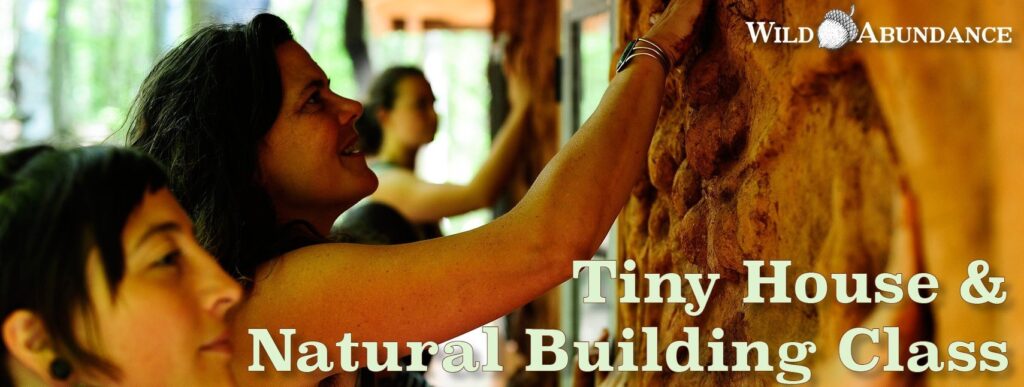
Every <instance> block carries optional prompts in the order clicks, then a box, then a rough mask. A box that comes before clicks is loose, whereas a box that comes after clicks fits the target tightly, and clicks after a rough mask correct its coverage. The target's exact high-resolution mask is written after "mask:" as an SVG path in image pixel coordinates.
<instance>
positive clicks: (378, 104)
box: [356, 66, 427, 154]
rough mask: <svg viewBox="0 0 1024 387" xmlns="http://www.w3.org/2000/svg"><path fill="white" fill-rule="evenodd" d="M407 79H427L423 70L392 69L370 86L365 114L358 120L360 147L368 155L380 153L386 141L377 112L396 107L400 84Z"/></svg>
mask: <svg viewBox="0 0 1024 387" xmlns="http://www.w3.org/2000/svg"><path fill="white" fill-rule="evenodd" d="M407 78H423V79H426V78H427V77H426V76H425V75H424V74H423V70H420V69H419V68H416V67H410V66H397V67H391V68H389V69H387V70H384V72H382V73H380V75H378V76H377V78H374V80H373V83H371V85H370V92H369V95H367V96H366V101H365V103H364V105H363V106H364V113H363V115H362V116H360V117H359V119H358V120H356V130H358V131H359V146H360V148H361V149H362V150H363V152H366V153H368V154H377V153H378V152H380V146H381V144H382V143H383V141H384V131H383V128H381V125H380V122H379V121H378V120H377V112H378V111H380V110H381V109H385V110H390V109H392V108H394V107H395V100H396V99H398V84H400V83H401V82H402V81H403V80H405V79H407Z"/></svg>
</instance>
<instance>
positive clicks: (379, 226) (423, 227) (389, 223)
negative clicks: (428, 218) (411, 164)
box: [332, 161, 442, 245]
mask: <svg viewBox="0 0 1024 387" xmlns="http://www.w3.org/2000/svg"><path fill="white" fill-rule="evenodd" d="M369 165H370V170H372V171H373V172H374V173H377V174H380V173H381V172H382V171H386V170H389V169H394V168H401V167H399V166H398V165H396V164H394V163H389V162H386V161H374V162H371V163H370V164H369ZM334 233H338V234H340V235H345V236H346V237H348V238H350V239H351V240H352V241H353V242H355V243H364V244H375V245H392V244H401V243H410V242H417V241H422V240H426V239H434V238H439V237H441V236H442V234H441V226H440V225H439V224H438V223H419V224H416V223H412V222H411V221H409V220H408V219H406V218H405V216H402V214H401V213H399V212H398V210H396V209H395V208H394V207H391V206H389V205H387V204H384V203H381V202H376V201H372V200H366V201H363V202H360V203H359V204H357V205H356V206H355V207H353V208H351V209H349V210H348V211H345V213H344V214H342V216H341V221H340V222H339V223H338V224H336V225H335V228H334V230H332V234H334Z"/></svg>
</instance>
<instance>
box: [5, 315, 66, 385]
mask: <svg viewBox="0 0 1024 387" xmlns="http://www.w3.org/2000/svg"><path fill="white" fill-rule="evenodd" d="M2 329H3V340H4V346H6V347H7V351H8V352H9V353H10V354H11V357H12V358H13V360H14V361H13V362H9V363H8V364H11V367H22V368H23V369H27V370H29V371H31V372H32V374H34V375H33V377H35V378H38V379H39V380H44V381H50V380H51V379H52V378H51V377H50V372H49V369H50V363H52V362H53V360H54V359H55V358H56V357H57V353H56V351H54V348H53V341H51V340H50V335H49V334H48V333H47V332H46V326H45V324H43V320H42V319H41V318H39V316H38V315H36V314H35V313H32V312H29V311H27V310H24V309H18V310H16V311H14V312H13V313H11V314H10V315H8V316H7V317H6V318H5V319H4V323H3V328H2ZM11 373H12V374H17V371H16V370H14V369H12V372H11Z"/></svg>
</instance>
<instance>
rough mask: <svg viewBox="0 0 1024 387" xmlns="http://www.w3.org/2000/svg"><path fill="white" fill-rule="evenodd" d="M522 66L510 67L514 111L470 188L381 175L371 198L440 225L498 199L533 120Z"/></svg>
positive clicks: (397, 172)
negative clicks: (441, 221) (527, 122)
mask: <svg viewBox="0 0 1024 387" xmlns="http://www.w3.org/2000/svg"><path fill="white" fill-rule="evenodd" d="M522 68H523V66H522V64H521V63H509V64H508V65H507V66H506V71H505V73H506V74H507V75H508V78H509V102H510V105H511V111H510V112H509V114H508V117H506V118H505V122H504V123H503V124H502V126H501V128H500V129H499V130H498V136H497V137H496V138H495V139H494V145H493V146H492V147H491V153H490V154H489V155H488V156H487V159H486V160H485V161H484V163H483V165H482V166H481V167H480V170H478V171H477V172H476V175H474V176H473V180H472V181H470V183H469V184H466V185H461V184H435V183H430V182H426V181H423V180H420V179H419V178H418V177H416V175H415V174H414V173H413V172H412V171H408V170H405V169H400V168H394V169H389V170H385V171H381V172H380V173H379V174H378V176H379V178H380V186H378V188H377V192H374V194H373V196H372V197H373V199H374V200H377V201H380V202H383V203H385V204H388V205H390V206H391V207H394V208H395V209H396V210H398V212H400V213H402V215H403V216H405V217H406V218H408V219H409V220H410V221H412V222H413V223H427V222H436V221H438V220H440V219H441V218H444V217H447V216H455V215H459V214H464V213H466V212H469V211H473V210H476V209H480V208H484V207H487V206H489V205H491V204H493V203H494V201H495V200H497V198H498V195H499V194H500V193H501V189H502V188H503V187H505V185H506V184H507V183H508V181H509V180H510V178H511V176H512V173H513V171H514V170H515V166H516V159H517V156H518V155H519V153H520V149H522V143H523V141H524V137H525V133H526V129H525V126H526V120H527V118H528V117H529V113H528V111H529V106H530V90H529V85H528V83H527V81H526V79H524V77H523V73H522V70H521V69H522Z"/></svg>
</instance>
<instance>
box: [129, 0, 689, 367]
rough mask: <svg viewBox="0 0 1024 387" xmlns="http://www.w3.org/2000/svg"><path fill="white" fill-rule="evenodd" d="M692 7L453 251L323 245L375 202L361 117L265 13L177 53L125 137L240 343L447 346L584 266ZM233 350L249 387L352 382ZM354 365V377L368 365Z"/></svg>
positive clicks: (644, 134) (655, 33) (652, 112)
mask: <svg viewBox="0 0 1024 387" xmlns="http://www.w3.org/2000/svg"><path fill="white" fill-rule="evenodd" d="M702 8H703V5H702V3H701V2H700V1H685V0H675V1H673V2H672V3H671V4H670V5H669V6H668V8H667V9H666V12H665V14H664V16H663V17H662V18H661V20H660V21H659V22H657V23H656V24H655V25H654V26H653V27H652V29H651V30H650V31H649V32H648V33H647V34H646V38H647V40H648V42H653V43H654V44H650V43H641V44H639V45H640V46H645V47H646V48H645V50H648V51H650V52H647V51H645V53H638V54H637V55H636V56H635V57H634V58H633V60H632V61H631V62H629V63H628V65H627V66H625V67H624V69H623V70H622V71H621V72H620V73H619V74H618V75H617V76H616V77H615V79H614V80H612V82H611V84H610V86H609V88H608V90H607V91H606V92H605V96H604V99H603V100H602V102H601V104H600V106H599V107H598V109H597V111H596V112H595V113H594V115H593V116H592V117H591V118H590V119H589V120H588V121H587V122H586V123H585V124H583V127H582V128H581V129H580V131H579V132H577V133H576V134H575V136H574V137H573V138H572V140H571V141H569V143H568V144H567V145H566V146H565V147H564V148H563V149H562V150H561V151H560V152H559V154H558V155H557V156H555V158H554V159H552V161H551V162H550V163H549V164H548V166H547V168H545V170H544V171H543V172H542V173H541V175H540V177H539V178H538V179H537V181H536V182H535V183H534V185H533V187H532V188H531V189H530V191H529V193H528V194H527V195H526V196H525V197H524V198H523V200H522V201H521V202H520V203H519V204H518V205H517V206H516V207H515V208H514V209H513V210H512V211H510V212H509V213H508V214H506V215H504V216H502V217H500V218H498V219H496V220H494V221H493V222H491V223H490V224H488V225H486V226H483V227H480V228H477V229H475V230H472V231H468V232H465V233H461V234H457V235H452V236H449V237H443V238H437V239H432V240H428V241H422V242H417V243H410V244H403V245H393V246H371V245H352V244H338V243H328V240H327V239H326V238H325V236H326V235H328V233H329V230H330V228H331V225H332V224H333V222H334V220H335V218H337V217H338V215H339V214H341V213H342V212H344V211H345V210H346V209H348V208H350V207H351V206H352V205H353V204H355V203H356V202H358V201H359V200H361V199H362V198H365V197H366V196H367V195H369V194H371V193H372V192H373V191H374V190H375V189H376V187H377V179H376V177H375V176H374V174H373V173H372V172H370V170H369V168H367V165H366V160H365V159H364V157H363V155H362V154H361V153H360V151H359V149H358V146H357V144H358V135H357V134H356V131H355V129H354V126H353V124H354V122H355V121H356V119H357V118H358V117H359V116H360V114H362V106H360V104H359V103H358V102H355V101H353V100H350V99H347V98H344V97H341V96H339V95H337V94H334V93H333V92H331V90H330V88H329V86H330V80H329V79H327V77H326V76H325V74H324V72H323V71H322V70H321V69H320V67H319V66H318V65H317V64H316V62H314V61H313V60H312V58H310V56H309V54H308V53H307V52H306V50H304V49H303V48H302V47H301V46H299V44H298V43H296V42H295V41H294V40H293V39H292V37H291V34H290V32H289V29H288V26H287V25H286V24H285V23H284V22H283V21H282V20H281V19H279V18H277V17H276V16H273V15H268V14H263V15H259V16H256V17H255V18H254V19H253V20H252V21H251V22H250V23H248V24H246V25H228V26H213V27H208V28H205V29H203V30H201V31H199V32H198V33H196V34H195V35H194V36H192V37H190V38H189V39H187V40H186V41H185V42H184V43H182V44H181V45H179V46H178V47H176V48H174V49H172V50H171V51H170V52H169V53H168V54H167V55H166V56H165V57H164V58H162V59H161V60H160V61H159V63H158V64H157V65H156V67H155V68H154V69H153V71H152V73H151V74H150V75H149V77H148V78H147V79H146V81H145V82H144V84H143V87H142V89H141V91H140V95H139V97H138V100H137V101H136V106H135V108H134V115H133V117H132V118H131V120H130V124H131V128H130V133H129V139H130V141H131V144H132V146H134V147H136V148H138V149H141V150H143V151H145V152H147V153H149V154H151V155H153V156H154V157H156V158H157V159H158V160H160V161H162V162H163V163H165V164H166V165H167V167H168V168H169V173H170V177H171V187H172V190H173V191H174V192H175V193H176V194H177V195H178V196H179V198H180V199H181V202H182V204H183V206H184V207H185V208H186V209H187V211H188V212H189V213H190V214H191V215H192V217H193V219H194V221H195V222H196V231H197V234H198V236H199V239H200V241H201V242H202V243H203V244H204V245H205V246H207V248H209V249H210V250H211V252H212V253H213V254H214V255H215V256H217V257H218V258H219V259H220V260H221V263H222V264H223V265H224V266H225V267H227V268H228V269H229V270H231V271H234V272H235V273H237V275H238V276H239V277H240V278H242V279H243V280H244V281H245V283H246V286H247V297H246V298H245V299H244V300H243V301H242V303H241V304H240V305H239V307H238V310H237V313H236V316H235V319H236V320H235V322H234V323H235V326H236V327H237V328H238V329H236V330H235V335H236V339H237V340H238V342H247V341H248V340H251V338H249V337H247V329H248V328H263V329H268V330H269V331H270V332H278V330H279V329H282V328H290V329H295V330H296V332H297V335H298V336H299V337H301V338H302V340H315V341H319V342H321V343H334V342H337V341H338V340H339V339H340V338H341V337H342V335H343V334H346V333H350V334H351V338H352V340H353V341H355V342H398V343H399V348H403V349H405V351H404V353H407V351H408V349H407V348H406V346H405V345H404V344H405V343H407V342H410V341H436V342H440V341H444V340H446V339H449V338H452V337H455V336H457V335H459V334H461V333H463V332H466V331H468V330H470V329H473V328H475V327H478V326H480V325H482V324H484V323H486V322H488V321H492V320H494V319H495V318H497V317H500V316H501V315H503V314H505V313H507V312H509V311H511V310H513V309H514V308H516V307H519V306H520V305H522V304H524V303H526V302H527V301H529V300H531V299H533V298H535V297H537V296H538V295H540V294H542V293H543V292H545V291H547V290H549V289H551V288H552V287H554V286H556V285H558V284H559V283H561V282H563V281H565V280H566V279H568V278H570V277H571V274H572V273H571V268H572V263H571V262H572V260H573V259H585V258H588V257H590V256H591V255H592V254H593V252H594V251H596V249H597V248H598V246H599V245H600V244H601V241H602V239H603V238H604V236H605V234H606V233H607V231H608V228H609V227H610V226H611V224H612V222H613V221H614V219H615V217H616V215H617V214H618V213H619V211H620V209H621V208H622V206H623V204H624V203H625V202H626V200H627V198H628V197H629V194H630V191H631V188H632V186H633V183H634V182H635V181H636V180H637V179H639V178H640V177H641V176H642V173H643V166H644V165H645V161H646V155H647V148H648V146H649V144H650V141H651V135H652V134H653V131H654V124H655V122H656V119H657V116H658V113H659V110H660V106H661V100H662V93H663V83H664V80H665V77H666V74H667V71H668V70H669V69H670V68H671V66H672V65H673V64H676V63H678V58H680V57H681V56H682V54H683V53H684V51H685V50H686V49H687V48H688V47H689V44H690V42H691V41H692V34H693V31H694V24H695V23H696V19H697V18H698V16H699V15H700V13H701V12H700V11H701V9H702ZM654 45H657V46H659V48H658V49H659V50H661V51H663V53H662V54H661V56H664V57H667V58H666V60H660V59H659V56H658V55H655V54H653V53H651V52H654V50H655V47H654ZM638 51H639V50H638ZM239 349H240V353H239V354H238V355H239V356H236V357H235V359H236V361H235V362H234V365H233V367H234V370H235V375H236V377H238V379H239V381H240V382H241V383H242V384H244V385H259V384H265V385H315V384H318V383H335V384H339V385H351V384H352V381H353V380H354V379H355V376H354V375H352V374H348V373H343V372H341V371H340V370H337V369H332V370H331V371H315V372H310V373H303V372H274V371H273V370H270V369H268V370H267V371H264V372H247V371H246V370H247V367H248V365H249V364H251V363H252V359H253V356H252V353H249V351H252V348H251V347H249V346H246V345H240V346H239ZM329 352H330V361H331V362H333V364H341V363H340V360H341V359H340V358H339V357H340V354H339V353H338V351H329ZM404 353H403V354H404ZM355 360H356V361H358V362H359V363H360V364H365V363H366V362H365V352H363V351H361V350H360V351H356V355H355ZM337 368H340V367H337Z"/></svg>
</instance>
